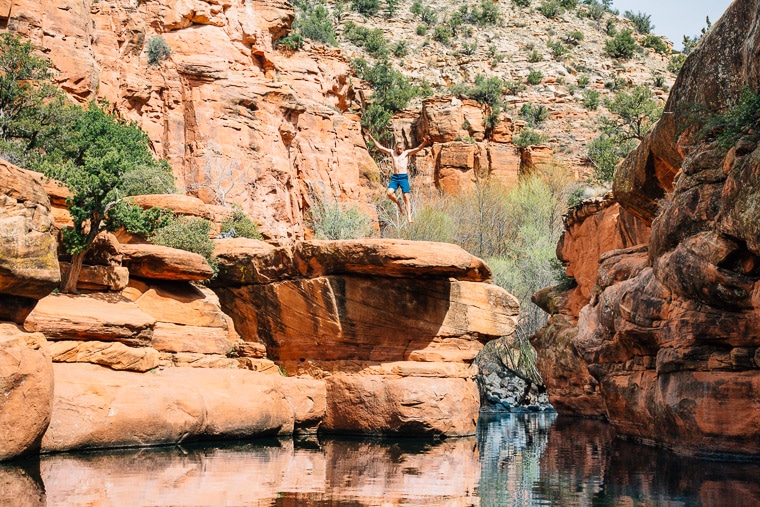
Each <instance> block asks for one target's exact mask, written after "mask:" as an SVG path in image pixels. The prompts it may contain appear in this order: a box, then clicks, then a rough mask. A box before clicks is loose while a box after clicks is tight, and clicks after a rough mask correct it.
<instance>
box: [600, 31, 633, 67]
mask: <svg viewBox="0 0 760 507" xmlns="http://www.w3.org/2000/svg"><path fill="white" fill-rule="evenodd" d="M636 48H638V44H636V39H634V38H633V32H632V31H631V30H623V31H621V32H620V33H618V34H617V35H615V36H614V37H613V38H612V39H610V40H608V41H607V42H606V43H605V44H604V51H605V52H606V53H607V54H608V55H610V56H611V57H612V58H618V59H620V60H628V59H629V58H631V57H632V56H633V54H634V53H635V52H636Z"/></svg>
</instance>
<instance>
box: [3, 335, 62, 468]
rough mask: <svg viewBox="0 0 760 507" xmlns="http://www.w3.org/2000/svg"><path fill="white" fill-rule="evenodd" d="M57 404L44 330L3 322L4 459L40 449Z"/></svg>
mask: <svg viewBox="0 0 760 507" xmlns="http://www.w3.org/2000/svg"><path fill="white" fill-rule="evenodd" d="M52 407H53V368H52V363H51V361H50V354H49V352H48V351H47V342H46V341H45V337H44V336H43V335H41V334H40V333H25V332H24V331H23V330H22V329H21V328H19V327H18V326H16V325H15V324H11V323H7V322H3V323H0V461H4V460H8V459H12V458H15V457H18V456H21V455H23V454H26V453H29V452H33V451H35V450H36V449H38V448H39V445H40V441H41V439H42V435H43V433H44V432H45V430H46V429H47V427H48V423H49V422H50V414H51V411H52Z"/></svg>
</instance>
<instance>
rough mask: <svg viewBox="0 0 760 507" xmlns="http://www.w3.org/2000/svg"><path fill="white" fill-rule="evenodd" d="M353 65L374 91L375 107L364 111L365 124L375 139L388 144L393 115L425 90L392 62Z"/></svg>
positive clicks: (361, 62) (363, 119)
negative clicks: (414, 83) (413, 82)
mask: <svg viewBox="0 0 760 507" xmlns="http://www.w3.org/2000/svg"><path fill="white" fill-rule="evenodd" d="M352 63H353V66H354V71H355V72H356V74H357V75H358V76H359V77H360V78H362V79H364V80H365V81H367V82H368V83H369V84H370V86H371V87H372V103H371V104H370V105H369V106H368V107H367V109H365V110H364V111H363V113H362V120H361V124H362V126H363V127H365V128H367V129H369V130H370V132H372V135H373V136H375V139H377V140H379V141H380V142H388V141H390V140H391V138H392V136H391V134H390V132H389V131H388V125H389V124H390V120H391V117H392V116H393V113H395V112H398V111H401V110H402V109H404V108H405V107H406V106H407V105H408V104H409V101H410V100H412V98H414V97H416V96H418V95H420V94H422V90H421V89H420V87H419V86H416V85H413V84H412V83H411V81H410V80H409V79H408V78H406V77H405V76H404V75H403V74H401V73H400V72H399V71H397V70H395V69H394V68H393V67H392V66H391V63H390V62H376V63H375V64H373V65H370V64H369V63H367V62H366V61H365V60H364V59H361V58H359V59H356V60H354V61H353V62H352Z"/></svg>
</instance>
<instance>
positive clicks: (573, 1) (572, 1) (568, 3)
mask: <svg viewBox="0 0 760 507" xmlns="http://www.w3.org/2000/svg"><path fill="white" fill-rule="evenodd" d="M559 5H560V6H561V7H564V8H565V9H568V10H573V9H575V8H576V7H578V0H559Z"/></svg>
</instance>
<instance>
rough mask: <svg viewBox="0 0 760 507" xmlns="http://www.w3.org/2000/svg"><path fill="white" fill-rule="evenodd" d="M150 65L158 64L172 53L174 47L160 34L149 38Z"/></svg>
mask: <svg viewBox="0 0 760 507" xmlns="http://www.w3.org/2000/svg"><path fill="white" fill-rule="evenodd" d="M147 52H148V65H158V64H160V63H161V62H163V61H164V60H166V59H167V58H169V57H170V56H171V54H172V49H171V48H170V47H169V44H167V43H166V41H165V40H164V38H163V37H161V36H160V35H154V36H153V37H151V38H150V39H148V49H147Z"/></svg>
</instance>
